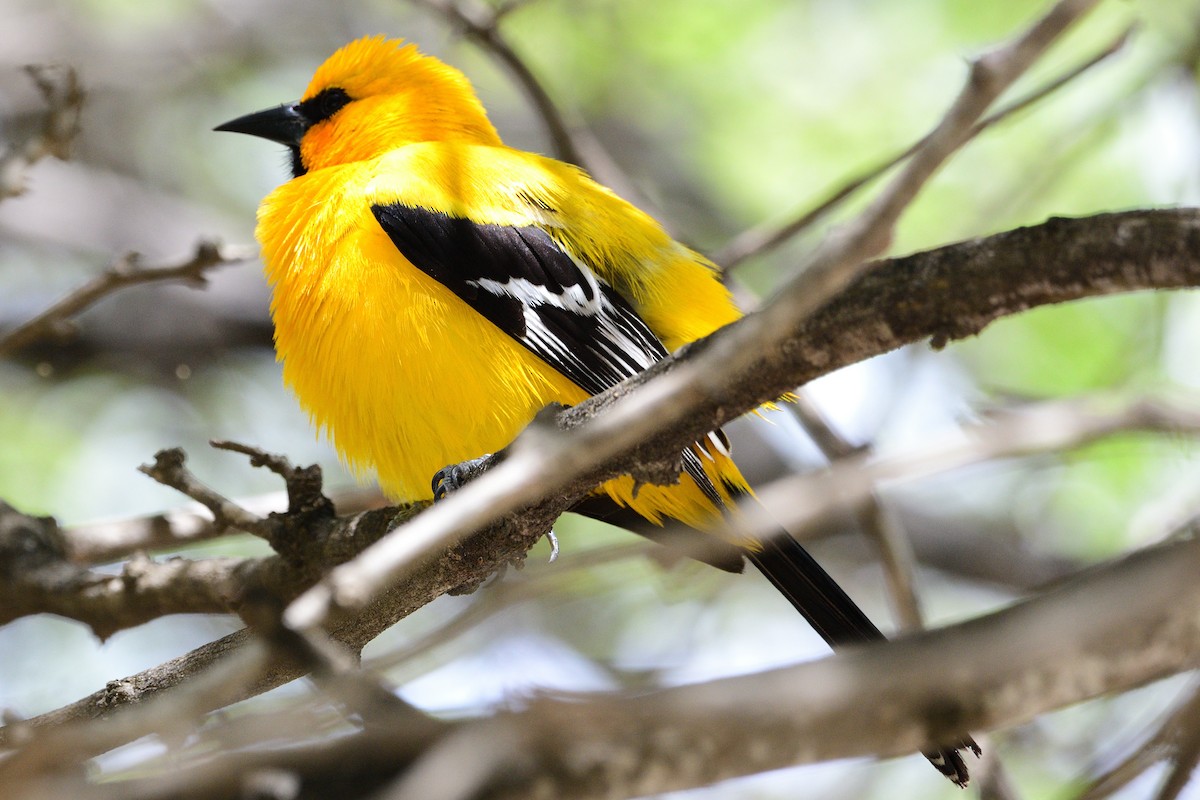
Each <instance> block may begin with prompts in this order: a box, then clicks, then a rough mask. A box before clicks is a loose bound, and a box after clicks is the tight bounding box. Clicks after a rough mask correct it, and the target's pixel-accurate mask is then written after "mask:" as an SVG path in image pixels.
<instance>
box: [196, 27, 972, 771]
mask: <svg viewBox="0 0 1200 800" xmlns="http://www.w3.org/2000/svg"><path fill="white" fill-rule="evenodd" d="M216 130H218V131H228V132H234V133H242V134H249V135H252V136H257V137H261V138H265V139H268V140H270V141H273V142H276V143H278V144H281V145H284V146H285V147H286V148H287V153H288V156H289V159H290V168H291V178H290V180H288V181H286V182H285V183H283V184H281V185H280V186H278V187H277V188H276V189H274V190H273V191H271V192H270V193H269V194H268V195H267V197H266V198H265V199H264V200H263V201H262V204H261V205H260V207H259V210H258V219H257V227H256V231H255V235H256V238H257V239H258V241H259V244H260V247H261V253H262V260H263V264H264V271H265V273H266V277H267V280H268V282H269V283H270V285H271V292H272V294H271V316H272V320H273V323H274V329H275V348H276V356H277V358H278V360H279V361H281V362H282V371H283V379H284V382H285V383H286V384H287V385H288V386H289V387H290V388H291V389H292V391H293V392H294V393H295V395H296V396H297V398H298V400H299V402H300V404H301V406H302V407H303V409H304V410H305V411H306V412H307V414H308V415H309V417H310V419H311V421H312V423H313V424H314V426H315V427H316V428H317V429H318V430H319V431H320V432H322V433H323V434H325V435H326V436H328V438H329V439H330V440H331V441H332V443H333V445H334V447H335V449H336V450H337V451H338V453H339V455H340V457H341V458H342V459H343V461H344V462H345V463H346V464H347V465H348V466H349V467H350V469H351V470H353V471H355V472H356V473H358V474H360V475H361V474H365V473H368V472H373V473H374V475H375V476H376V478H377V480H378V481H379V485H380V487H381V488H382V489H383V491H384V492H385V493H386V494H387V495H388V496H389V497H391V498H393V499H395V500H399V501H406V502H414V501H423V500H431V499H434V496H435V495H440V494H442V493H444V492H445V491H446V490H447V489H448V488H453V485H454V484H455V482H456V476H458V475H459V473H457V472H455V471H453V470H451V471H447V469H446V468H447V467H448V466H449V465H456V464H463V463H475V460H477V459H480V458H481V457H484V456H486V454H490V453H495V452H497V451H500V450H502V449H503V448H504V447H505V446H506V445H507V444H509V443H510V442H511V441H512V440H513V439H514V438H515V437H516V436H517V434H519V433H520V431H521V430H522V429H523V428H524V427H525V426H526V425H527V424H528V423H529V422H530V421H531V420H532V419H533V417H534V416H535V415H536V414H537V413H538V412H539V411H541V410H542V409H543V408H545V407H546V406H548V405H552V404H554V403H560V404H564V405H574V404H577V403H579V402H581V401H583V400H585V399H587V398H588V397H589V396H592V395H595V394H598V393H600V392H603V391H605V390H606V389H609V388H611V387H613V386H615V385H617V384H619V383H620V382H622V381H623V380H625V379H627V378H630V377H632V376H634V375H636V374H638V373H640V372H642V371H643V370H645V369H647V368H648V367H650V366H651V365H652V364H654V363H656V362H658V361H660V360H661V359H663V358H666V357H667V356H668V355H669V354H670V353H671V352H673V351H675V350H677V349H678V348H679V347H681V346H683V345H684V344H686V343H688V342H691V341H694V340H696V339H698V338H700V337H703V336H706V335H708V334H710V333H712V332H714V331H716V330H717V329H719V328H721V327H722V326H724V325H727V324H729V323H731V322H733V321H734V320H736V319H737V318H738V317H739V316H740V312H739V310H738V309H737V307H736V306H735V304H734V302H733V300H732V298H731V295H730V292H729V290H728V289H727V288H726V286H725V285H724V283H723V282H722V281H721V279H720V273H719V270H718V268H717V267H716V266H715V265H714V264H713V263H712V262H710V261H709V260H708V259H706V258H705V257H703V256H702V255H700V254H698V253H696V252H694V251H693V250H691V249H689V248H688V247H686V246H684V245H683V244H680V243H679V242H677V241H676V240H675V239H674V238H672V237H671V236H670V235H669V234H668V233H667V232H666V230H665V229H664V228H663V226H662V225H660V224H659V223H658V222H657V221H656V220H655V219H653V218H652V217H651V216H649V215H647V214H646V213H644V212H643V211H641V210H639V209H638V208H636V207H635V206H633V205H632V204H630V203H628V202H626V201H625V200H623V199H621V198H620V197H618V196H617V195H616V194H615V193H613V192H612V191H611V190H609V189H608V188H606V187H605V186H603V185H601V184H599V183H598V182H596V181H595V180H593V179H592V178H591V177H590V176H589V175H587V174H586V173H585V172H584V171H583V170H582V169H581V168H579V167H577V166H574V165H571V164H567V163H564V162H562V161H558V160H555V159H552V158H549V157H546V156H542V155H538V154H535V153H531V152H526V151H522V150H518V149H515V148H511V147H508V146H507V145H505V144H504V142H503V141H502V140H501V138H500V135H499V134H498V133H497V131H496V129H495V127H494V126H493V125H492V123H491V122H490V120H489V119H488V116H487V112H486V110H485V108H484V106H483V104H482V103H481V101H480V100H479V98H478V97H477V95H476V93H475V91H474V89H473V87H472V86H471V84H470V82H469V81H468V79H467V77H466V76H465V75H464V74H463V73H462V72H460V71H459V70H458V69H456V68H454V67H452V66H450V65H449V64H446V63H445V62H443V61H441V60H440V59H437V58H435V57H433V56H429V55H425V54H423V53H422V52H421V51H420V50H419V49H418V47H417V46H416V45H415V44H412V43H407V42H405V41H404V40H402V39H389V38H387V37H385V36H370V37H364V38H360V39H356V40H354V41H352V42H350V43H348V44H346V45H345V46H343V47H341V48H340V49H338V50H337V51H336V52H334V53H333V54H332V55H331V56H329V58H328V59H327V60H326V61H325V62H324V63H322V64H321V65H320V66H319V67H318V68H317V70H316V72H315V73H314V75H313V78H312V80H311V82H310V83H309V85H308V87H307V89H306V90H305V92H304V93H303V95H302V96H301V99H300V100H298V101H296V102H291V103H285V104H283V105H279V106H276V107H272V108H268V109H266V110H263V111H258V112H255V113H251V114H247V115H245V116H241V117H238V118H237V119H234V120H231V121H229V122H226V123H224V124H222V125H219V126H217V128H216ZM680 458H681V467H682V469H681V472H680V476H679V481H678V483H675V484H673V485H669V486H657V485H642V484H635V481H634V479H633V478H632V477H630V476H622V477H618V478H616V479H613V480H610V481H608V482H606V483H604V484H603V485H602V486H601V487H599V488H598V489H597V490H596V492H594V493H593V494H592V495H591V496H590V497H589V498H588V500H587V501H585V502H584V503H583V504H581V510H584V511H585V513H590V514H591V515H593V516H597V517H607V518H621V517H622V516H628V515H630V514H633V515H636V517H638V518H640V519H641V520H645V521H648V522H649V523H652V524H653V525H651V526H647V527H648V528H649V530H650V532H651V537H652V538H655V537H654V534H653V531H654V530H655V528H654V527H653V526H656V525H658V524H661V523H663V522H665V521H674V522H676V523H681V524H682V525H683V526H686V528H687V529H689V530H694V531H698V532H701V533H705V532H711V531H712V530H713V529H714V528H715V527H716V523H718V522H719V521H720V520H721V519H722V518H723V516H724V515H725V514H728V513H730V512H731V510H732V509H733V508H734V507H735V505H736V504H737V503H738V502H739V501H740V500H743V499H746V498H748V497H750V495H751V490H750V487H749V485H748V484H747V482H746V480H745V478H744V477H743V476H742V474H741V472H740V471H739V470H738V468H737V466H736V464H735V462H734V461H733V459H732V457H731V454H730V449H729V446H728V441H727V439H726V438H725V437H724V435H723V434H722V433H721V432H720V431H713V432H712V433H710V434H709V435H707V436H705V437H702V438H701V439H699V440H698V441H696V442H695V443H693V444H692V445H691V446H689V447H687V448H685V449H684V450H683V451H682V453H681V456H680ZM709 538H710V539H712V538H713V537H709ZM704 552H705V553H706V554H705V555H701V556H699V557H700V558H702V560H706V561H709V562H710V563H712V564H714V565H716V566H719V567H722V568H725V569H729V570H735V571H740V570H741V568H742V564H743V559H744V560H747V561H749V562H750V563H751V564H753V565H754V566H755V567H756V568H757V569H758V570H759V571H760V572H761V573H762V574H763V575H764V576H765V577H766V578H767V580H768V581H770V583H771V584H773V585H774V586H775V588H776V589H777V590H778V591H779V592H780V593H781V594H782V595H783V596H784V597H785V598H786V599H787V600H788V601H789V602H790V603H791V604H792V605H793V606H794V607H795V608H796V609H797V610H798V611H799V612H800V613H801V614H802V615H803V616H804V617H805V619H807V620H808V622H809V624H811V625H812V627H813V628H814V629H815V630H816V631H817V632H818V633H819V634H820V635H821V636H822V637H823V638H824V639H825V640H826V642H828V643H829V645H831V646H832V647H835V648H836V647H842V646H845V645H852V644H857V643H863V642H871V641H877V640H882V639H883V638H884V635H883V634H882V633H881V632H880V630H879V628H878V627H876V626H875V624H874V623H873V622H872V621H871V620H870V618H869V617H868V616H867V615H866V614H865V613H864V612H863V611H862V610H861V609H860V608H859V607H858V605H857V604H856V603H855V602H854V601H853V600H852V599H851V598H850V597H849V595H847V594H846V592H845V591H844V590H843V589H842V588H841V586H839V585H838V583H837V582H836V581H835V580H834V579H833V578H832V577H831V576H830V575H829V574H828V573H827V572H826V571H825V570H824V569H823V568H822V567H821V566H820V565H819V564H818V563H817V562H816V561H815V560H814V559H813V558H812V556H811V555H809V553H808V552H807V550H806V549H805V548H804V547H803V546H802V545H801V544H800V543H798V542H797V541H796V540H795V539H794V538H792V537H791V536H789V535H787V534H786V533H780V534H779V535H774V536H769V537H767V536H764V537H761V538H755V539H746V540H738V541H732V542H729V541H718V542H716V544H715V549H711V550H706V551H704ZM963 749H966V750H971V751H972V752H974V753H975V755H977V756H978V755H979V748H978V746H977V745H976V744H975V742H974V741H972V740H971V738H970V737H969V736H962V737H956V739H955V741H953V742H950V743H948V744H943V745H940V746H937V747H931V748H930V749H929V750H928V751H927V752H925V755H926V757H927V758H929V760H930V761H931V762H932V763H933V765H934V766H935V767H936V768H937V769H938V770H939V771H940V772H942V774H944V775H946V776H947V777H948V778H950V780H951V781H953V782H954V783H956V784H958V785H960V786H965V785H966V783H967V781H968V779H969V773H968V769H967V766H966V763H965V761H964V759H963V757H962V754H961V753H960V752H959V751H960V750H963Z"/></svg>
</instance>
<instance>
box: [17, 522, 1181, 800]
mask: <svg viewBox="0 0 1200 800" xmlns="http://www.w3.org/2000/svg"><path fill="white" fill-rule="evenodd" d="M1198 569H1200V541H1196V540H1179V541H1173V542H1170V543H1168V544H1164V545H1160V546H1157V547H1154V548H1150V549H1148V550H1144V551H1141V552H1138V553H1135V554H1133V555H1131V556H1128V557H1126V558H1124V559H1122V560H1120V561H1118V562H1115V563H1113V564H1109V565H1106V566H1104V567H1100V568H1097V569H1094V570H1092V571H1090V572H1089V573H1088V574H1085V575H1083V576H1081V577H1079V578H1077V579H1075V580H1073V581H1071V582H1069V583H1068V584H1066V585H1064V586H1062V587H1060V588H1059V589H1058V590H1056V591H1053V592H1048V593H1046V594H1043V595H1041V596H1039V597H1036V598H1034V599H1032V600H1029V601H1026V602H1023V603H1020V604H1017V605H1015V606H1013V607H1010V608H1008V609H1005V610H1002V611H999V612H996V613H994V614H991V615H989V616H987V617H983V618H979V619H975V620H971V621H969V622H966V623H963V624H960V625H956V626H953V627H949V628H945V629H942V630H938V631H932V632H926V633H921V634H917V635H913V636H909V637H904V638H901V639H898V640H894V641H893V642H891V643H888V644H882V645H871V646H866V647H861V648H854V649H849V650H846V651H844V652H842V653H840V654H838V655H835V656H831V657H829V658H826V659H823V660H821V661H817V662H810V663H806V664H801V665H799V666H793V667H787V668H783V669H778V670H773V671H770V672H764V673H759V674H755V675H746V676H739V677H735V678H725V679H721V680H716V681H712V682H709V683H705V684H700V685H693V686H684V687H677V688H671V689H665V690H659V691H653V692H639V693H629V694H597V695H584V696H573V697H570V698H567V699H566V700H555V699H550V698H543V699H538V700H535V701H534V702H532V703H531V704H530V705H529V706H528V707H527V708H525V709H523V710H520V711H516V712H509V713H501V714H499V715H496V716H493V717H490V718H487V719H482V720H478V721H465V722H458V723H453V724H451V725H449V726H446V727H445V728H443V729H440V730H439V731H431V730H430V729H429V728H428V727H422V726H419V725H418V726H416V727H411V726H410V723H409V720H408V719H407V718H405V719H404V720H403V722H400V723H398V724H394V725H393V724H388V723H387V721H386V717H384V718H382V719H381V720H379V721H377V723H376V726H375V727H373V728H371V729H368V730H367V731H366V732H364V733H361V734H358V735H354V736H350V737H345V738H342V739H338V740H334V741H332V742H331V741H322V742H320V743H317V744H314V745H308V746H305V747H296V746H294V745H292V746H289V748H288V749H287V750H286V751H281V750H279V749H277V748H273V747H270V745H269V742H270V741H271V737H272V734H271V733H270V730H269V729H268V731H267V733H266V734H265V735H264V748H263V749H260V750H258V751H254V750H249V751H247V750H246V749H245V748H244V747H242V748H239V751H238V752H236V753H230V754H229V755H224V756H219V757H217V758H216V759H213V760H207V761H206V763H202V764H198V765H197V766H195V767H193V768H191V769H181V770H177V771H172V772H170V773H166V774H163V775H161V776H158V777H155V778H151V779H146V780H141V781H129V782H122V783H119V784H115V785H114V784H108V785H101V786H98V787H90V790H89V792H88V794H86V795H85V794H83V793H82V790H83V788H84V787H82V785H80V786H78V787H77V788H78V789H80V790H81V793H80V794H77V795H73V796H79V797H89V796H90V797H117V796H119V797H122V798H151V797H155V798H158V797H167V796H170V797H174V798H201V797H203V798H207V799H209V800H215V799H216V798H226V797H228V798H234V797H240V796H244V794H243V792H244V789H245V786H246V785H247V782H248V781H250V780H251V779H252V778H253V776H254V775H256V774H258V773H259V772H260V771H261V770H262V769H265V768H271V769H274V770H278V771H282V772H284V773H286V774H290V775H292V776H294V777H295V778H296V779H297V782H298V784H299V785H300V786H302V787H304V789H305V791H306V792H309V794H307V795H305V796H317V795H318V794H319V791H320V789H321V787H330V786H333V785H336V786H338V787H339V790H340V796H344V797H359V796H364V795H367V794H371V796H378V795H375V794H372V793H374V792H376V791H378V789H379V787H380V786H381V785H385V784H387V783H389V782H392V781H398V782H396V783H394V784H393V785H392V786H391V789H390V791H389V793H388V794H387V795H386V796H387V797H389V798H397V799H398V800H405V799H406V798H422V800H441V799H442V798H446V799H447V800H448V799H449V798H462V797H479V798H510V797H530V796H547V797H557V798H563V799H564V800H579V799H582V798H600V797H625V796H642V795H649V794H657V793H662V792H667V791H677V790H683V789H688V788H694V787H698V786H704V785H709V784H711V783H714V782H716V781H720V780H725V779H728V778H733V777H737V776H741V775H747V774H752V773H757V772H762V771H765V770H770V769H777V768H780V767H785V766H790V765H795V764H801V763H808V762H812V761H819V760H826V759H833V758H843V757H847V756H856V755H858V756H861V755H877V756H883V757H888V756H896V755H901V754H905V753H910V752H913V751H915V750H917V749H919V748H920V747H921V746H923V745H925V744H926V743H927V742H929V741H931V740H932V741H936V740H937V739H938V738H939V737H942V736H947V735H952V734H953V732H955V731H958V730H963V729H966V728H971V729H995V728H1006V727H1011V726H1013V725H1017V724H1021V723H1022V722H1025V721H1027V720H1029V719H1032V718H1034V717H1036V716H1037V715H1039V714H1043V713H1045V712H1047V711H1050V710H1053V709H1056V708H1061V707H1063V706H1066V705H1070V704H1073V703H1076V702H1080V701H1082V700H1086V699H1089V698H1093V697H1097V696H1100V695H1103V694H1106V693H1110V692H1118V691H1123V690H1127V689H1130V688H1134V687H1136V686H1140V685H1143V684H1145V683H1147V682H1149V681H1152V680H1155V679H1157V678H1161V677H1163V676H1166V675H1170V674H1174V673H1177V672H1180V671H1183V670H1186V669H1190V668H1193V667H1195V666H1196V665H1197V664H1200V583H1198V582H1197V581H1196V580H1195V574H1196V571H1197V570H1198ZM1096 608H1103V609H1105V610H1106V613H1104V614H1096V613H1092V610H1094V609H1096ZM27 777H29V776H27Z"/></svg>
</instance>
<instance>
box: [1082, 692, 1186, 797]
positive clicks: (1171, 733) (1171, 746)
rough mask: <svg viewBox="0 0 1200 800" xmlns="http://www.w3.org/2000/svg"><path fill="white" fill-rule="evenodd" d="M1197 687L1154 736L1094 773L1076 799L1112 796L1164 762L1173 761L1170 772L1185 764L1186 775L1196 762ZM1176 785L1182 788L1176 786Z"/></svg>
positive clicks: (1166, 788)
mask: <svg viewBox="0 0 1200 800" xmlns="http://www.w3.org/2000/svg"><path fill="white" fill-rule="evenodd" d="M1197 720H1200V687H1193V689H1192V694H1191V696H1190V697H1188V698H1187V699H1185V700H1184V701H1183V702H1181V703H1180V704H1179V705H1178V707H1177V708H1176V709H1175V710H1174V711H1172V712H1171V714H1170V715H1169V716H1168V717H1167V718H1166V719H1165V720H1163V721H1162V723H1161V724H1160V725H1159V728H1158V730H1157V731H1155V733H1154V735H1153V736H1151V737H1150V738H1149V739H1147V740H1146V742H1145V743H1144V744H1142V746H1141V747H1139V748H1137V750H1135V751H1134V752H1132V753H1130V754H1129V755H1128V756H1126V757H1125V758H1123V759H1121V761H1120V762H1118V763H1117V765H1116V766H1114V767H1112V768H1111V769H1108V770H1106V771H1105V772H1104V773H1103V774H1101V775H1099V776H1097V777H1096V778H1095V779H1094V780H1093V781H1092V782H1091V783H1090V784H1089V785H1088V787H1087V788H1086V789H1084V790H1083V791H1082V792H1080V794H1079V795H1078V797H1077V798H1076V800H1103V799H1104V798H1106V797H1111V796H1112V795H1114V794H1115V793H1117V792H1118V791H1120V790H1121V789H1122V788H1124V787H1125V786H1127V785H1128V784H1129V783H1130V782H1131V781H1132V780H1133V779H1134V778H1137V777H1138V776H1140V775H1142V774H1144V773H1145V772H1146V771H1147V770H1149V769H1150V768H1152V767H1154V766H1155V765H1156V764H1159V763H1161V762H1163V761H1172V762H1174V763H1173V767H1174V769H1173V772H1175V773H1178V772H1179V771H1180V770H1179V767H1184V775H1185V777H1186V776H1187V775H1188V774H1190V772H1191V768H1192V767H1193V766H1194V764H1195V761H1194V759H1195V747H1196V742H1197V737H1198V736H1200V725H1198V724H1197ZM1174 783H1177V782H1176V781H1172V779H1171V777H1170V776H1169V777H1168V779H1167V781H1166V782H1165V783H1164V784H1163V787H1162V791H1161V792H1160V795H1159V797H1163V796H1164V794H1165V793H1166V792H1168V791H1173V789H1172V786H1173V784H1174ZM1178 788H1182V786H1179V787H1178Z"/></svg>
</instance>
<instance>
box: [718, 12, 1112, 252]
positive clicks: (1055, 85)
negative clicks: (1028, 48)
mask: <svg viewBox="0 0 1200 800" xmlns="http://www.w3.org/2000/svg"><path fill="white" fill-rule="evenodd" d="M1135 29H1136V26H1135V25H1131V26H1130V27H1128V28H1126V29H1125V30H1124V31H1123V32H1122V33H1121V34H1120V35H1119V36H1117V37H1116V38H1115V39H1114V40H1113V41H1112V42H1110V43H1109V45H1108V46H1107V47H1105V48H1104V49H1103V50H1101V51H1100V52H1098V53H1096V55H1094V56H1092V57H1091V58H1090V59H1088V60H1087V61H1085V62H1083V63H1082V64H1080V65H1078V66H1077V67H1075V68H1074V69H1071V70H1068V71H1067V72H1065V73H1063V74H1062V75H1060V76H1059V77H1057V78H1055V79H1054V80H1052V81H1050V82H1049V83H1047V84H1046V85H1044V86H1042V87H1040V88H1039V89H1037V90H1035V91H1033V92H1030V93H1029V94H1027V95H1025V96H1024V97H1021V98H1019V99H1017V100H1014V101H1013V102H1012V103H1009V104H1008V105H1006V106H1004V107H1003V108H1001V109H999V110H997V111H996V112H995V113H993V114H991V115H989V116H987V117H986V118H984V119H983V120H981V121H980V122H978V123H977V124H976V125H975V127H973V128H972V129H971V132H970V134H969V135H968V138H970V139H974V138H975V137H977V136H979V135H980V134H981V133H983V132H984V131H986V130H987V129H988V128H991V127H993V126H994V125H996V124H997V123H1000V122H1003V121H1004V120H1006V119H1008V118H1009V117H1012V116H1013V115H1015V114H1017V113H1019V112H1021V111H1024V110H1025V109H1027V108H1029V107H1030V106H1032V105H1034V104H1036V103H1038V102H1040V101H1041V100H1044V99H1045V98H1047V97H1049V96H1050V95H1052V94H1054V93H1055V92H1056V91H1058V90H1059V89H1061V88H1062V87H1064V86H1066V85H1067V84H1068V83H1071V82H1072V81H1073V80H1075V79H1076V78H1078V77H1079V76H1080V75H1083V74H1084V73H1085V72H1087V71H1089V70H1090V69H1092V68H1093V67H1095V66H1096V65H1097V64H1100V63H1101V62H1103V61H1106V60H1107V59H1108V58H1109V57H1110V56H1112V55H1114V54H1116V53H1117V52H1119V51H1120V50H1121V49H1122V48H1124V47H1125V44H1126V42H1128V41H1129V38H1130V36H1132V35H1133V32H1134V30H1135ZM928 139H929V134H927V135H925V136H923V137H922V138H921V139H919V140H917V141H916V142H914V143H913V144H912V145H910V146H909V147H908V148H907V149H905V150H904V151H902V152H900V153H897V154H896V155H894V156H892V157H891V158H890V159H888V160H887V161H885V162H883V163H881V164H878V165H876V166H875V167H873V168H871V169H869V170H867V171H866V172H863V173H861V174H860V175H858V177H856V178H853V179H852V180H850V181H848V182H846V183H845V184H843V185H842V186H841V187H839V188H838V189H835V190H834V191H833V192H832V193H831V194H829V195H828V196H827V197H826V198H825V199H824V200H822V201H821V202H819V203H818V204H817V205H815V206H813V207H812V208H810V209H809V210H808V211H805V212H804V213H803V214H801V215H800V216H798V217H796V218H795V219H794V220H792V221H791V222H787V223H785V224H783V225H779V224H778V223H774V222H769V223H764V224H762V225H759V226H756V227H754V228H750V229H749V230H747V231H744V232H742V233H740V234H738V235H737V236H735V237H734V238H733V239H732V240H731V241H730V242H728V243H727V244H726V245H725V246H724V247H722V248H721V249H720V250H718V251H717V252H716V253H714V254H712V260H713V261H714V262H715V263H717V264H720V265H721V267H722V268H723V269H724V270H725V271H726V272H731V271H732V270H733V269H735V268H736V267H737V266H738V265H740V264H742V263H743V262H745V261H746V260H748V259H750V258H753V257H754V256H758V255H762V254H763V253H767V252H770V251H771V250H774V249H775V248H777V247H779V246H780V245H781V244H783V243H784V242H786V241H788V240H790V239H793V238H795V237H796V236H798V235H799V234H801V233H802V232H804V231H805V230H807V229H808V228H810V227H812V226H813V225H814V224H816V223H817V222H819V221H820V220H822V219H824V218H825V217H826V216H827V215H828V214H829V213H830V212H831V211H833V210H834V209H835V208H837V207H839V206H840V205H841V204H842V203H843V202H844V201H845V200H846V199H847V198H849V197H851V196H852V195H854V194H855V193H856V192H858V190H859V189H861V188H863V187H864V186H866V185H867V184H869V183H871V182H872V181H874V180H875V179H876V178H878V177H880V176H881V175H883V174H884V173H886V172H887V171H888V170H890V169H892V168H893V167H895V166H896V165H897V164H899V163H900V162H902V161H904V159H906V158H908V157H909V156H911V155H912V154H913V153H915V152H916V151H917V150H919V149H920V148H921V147H923V146H924V145H925V143H926V141H927V140H928Z"/></svg>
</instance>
